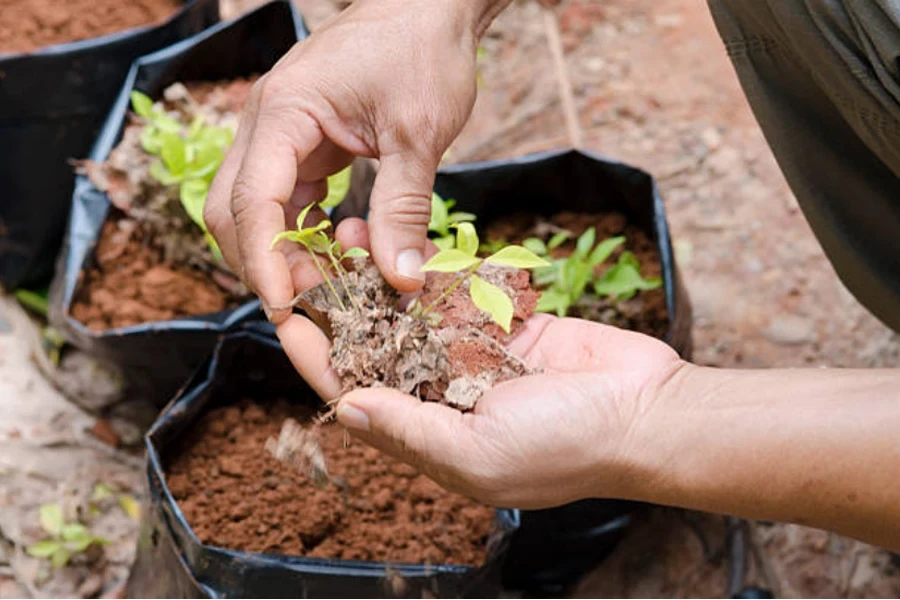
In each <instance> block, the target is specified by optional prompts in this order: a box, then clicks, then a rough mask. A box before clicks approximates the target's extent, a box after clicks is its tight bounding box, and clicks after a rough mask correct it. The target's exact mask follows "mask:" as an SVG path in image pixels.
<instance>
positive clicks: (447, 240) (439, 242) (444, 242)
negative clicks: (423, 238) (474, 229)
mask: <svg viewBox="0 0 900 600" xmlns="http://www.w3.org/2000/svg"><path fill="white" fill-rule="evenodd" d="M431 241H433V242H434V245H435V246H437V247H438V250H450V249H451V248H453V246H455V245H456V237H455V236H452V235H447V236H444V237H439V238H435V239H433V240H431Z"/></svg>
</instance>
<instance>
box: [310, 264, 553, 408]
mask: <svg viewBox="0 0 900 600" xmlns="http://www.w3.org/2000/svg"><path fill="white" fill-rule="evenodd" d="M478 275H479V276H480V277H482V278H484V279H485V280H486V281H488V282H490V283H492V284H494V285H496V286H498V287H500V288H501V289H503V290H504V291H505V292H506V293H507V295H508V296H509V297H510V298H512V301H513V307H514V312H513V322H512V325H511V327H510V333H509V334H507V333H506V332H504V331H503V329H502V328H500V327H499V326H498V325H497V324H495V323H494V322H493V321H491V319H490V317H489V316H488V315H487V314H486V313H484V312H483V311H481V310H480V309H479V308H477V307H476V306H475V304H474V303H473V302H472V300H471V298H470V296H469V284H468V281H466V282H464V283H463V284H462V285H459V286H458V287H457V288H456V289H455V290H453V291H452V292H451V293H449V294H447V295H446V296H444V297H441V294H442V292H443V291H444V290H447V289H449V288H450V287H451V286H452V284H453V283H454V282H455V281H456V280H457V278H458V277H459V275H458V274H455V273H453V274H432V273H429V274H428V277H427V278H426V283H425V288H424V290H423V293H422V296H421V297H420V298H419V300H418V303H419V306H420V307H429V306H431V305H434V307H433V309H432V311H431V315H430V316H431V317H433V319H432V318H424V317H421V316H420V317H415V316H413V315H412V314H410V313H409V312H407V311H405V310H401V309H400V307H399V304H400V297H399V295H398V294H397V292H396V291H395V290H393V288H391V287H390V286H389V285H388V284H387V282H386V281H385V280H384V278H383V277H382V276H381V273H379V272H378V269H377V268H376V267H375V266H374V264H372V263H371V262H369V261H367V260H356V261H355V262H354V271H353V272H351V273H350V276H349V279H348V284H349V285H348V288H349V291H350V293H351V294H352V297H351V294H347V293H346V291H345V290H344V289H343V287H342V286H341V285H340V283H338V282H334V283H335V289H337V290H341V291H339V294H340V295H341V306H339V305H338V302H337V300H336V298H335V296H334V293H332V292H331V288H329V287H328V286H327V285H325V284H322V285H320V286H318V287H316V288H313V289H312V290H310V291H308V292H306V293H304V294H302V295H301V297H300V304H301V306H302V307H303V308H304V309H305V310H306V312H307V313H308V314H310V315H311V316H313V319H314V320H316V321H317V322H319V323H324V324H325V326H326V328H327V329H328V330H329V331H330V332H331V333H332V351H331V364H332V366H333V367H334V369H335V371H336V372H337V373H338V375H339V376H340V377H341V380H342V382H343V387H344V390H345V391H349V390H352V389H356V388H360V387H373V386H375V387H381V386H384V387H391V388H394V389H397V390H400V391H401V392H404V393H407V394H412V395H415V396H418V397H419V398H421V399H422V400H427V401H436V402H442V403H444V404H447V405H449V406H452V407H454V408H457V409H459V410H462V411H468V410H472V409H473V408H474V407H475V404H476V403H477V401H478V399H479V398H480V397H481V395H482V394H483V393H484V392H485V391H486V390H488V389H490V388H491V387H493V386H495V385H497V384H499V383H502V382H504V381H507V380H509V379H513V378H516V377H521V376H523V375H528V374H530V373H531V370H530V369H529V368H528V367H527V366H526V365H525V364H524V363H523V362H522V361H521V360H520V359H519V358H518V357H515V356H513V355H512V354H511V353H510V352H509V351H508V350H507V349H506V346H505V343H506V342H508V341H509V339H510V337H511V336H512V335H515V333H517V332H518V330H519V329H520V328H521V327H522V324H523V323H524V322H525V320H527V319H528V317H530V316H531V314H532V313H533V312H534V308H535V306H536V304H537V297H538V296H537V293H536V292H535V291H534V290H532V289H531V286H530V283H529V274H528V273H527V272H525V271H520V270H518V269H507V268H500V267H496V266H492V265H487V264H485V265H482V266H481V267H480V268H479V270H478Z"/></svg>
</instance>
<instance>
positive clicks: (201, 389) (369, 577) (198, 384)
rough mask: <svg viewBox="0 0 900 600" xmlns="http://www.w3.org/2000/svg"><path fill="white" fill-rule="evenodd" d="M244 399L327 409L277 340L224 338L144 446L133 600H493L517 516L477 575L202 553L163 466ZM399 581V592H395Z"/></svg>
mask: <svg viewBox="0 0 900 600" xmlns="http://www.w3.org/2000/svg"><path fill="white" fill-rule="evenodd" d="M246 397H250V398H254V399H257V400H260V401H265V400H268V399H271V400H275V399H278V398H291V399H301V398H308V399H309V401H310V402H312V403H315V404H314V406H319V405H320V401H319V399H318V397H317V396H316V395H315V393H314V392H313V391H312V390H311V389H310V388H309V387H308V386H307V385H306V383H305V382H304V381H303V380H302V379H301V378H300V376H299V375H298V374H297V372H296V370H295V369H294V368H293V366H292V365H291V363H290V361H289V360H288V359H287V357H286V355H285V353H284V350H283V349H282V348H281V346H280V345H279V344H278V343H277V342H276V341H274V340H272V339H271V338H270V337H268V336H265V335H262V336H260V335H257V334H254V333H252V332H249V331H243V332H239V333H234V334H232V335H230V336H227V337H225V338H224V339H223V341H222V342H221V343H220V345H219V347H218V348H217V349H216V352H215V354H214V355H213V357H212V359H211V360H210V361H209V362H208V363H206V366H205V368H202V369H200V370H199V371H198V372H197V373H196V374H195V376H194V377H193V378H192V379H191V381H190V382H189V383H188V385H187V386H186V387H185V388H184V390H183V392H182V393H180V394H179V396H178V397H177V398H175V399H174V400H173V401H172V403H170V404H169V405H168V406H167V407H166V409H165V410H164V411H163V412H162V414H161V415H160V416H159V418H158V419H157V421H156V423H155V424H154V425H153V427H152V428H151V429H150V431H149V432H148V434H147V436H146V438H145V441H146V447H147V456H148V465H147V474H148V483H149V488H150V489H149V492H150V494H149V495H150V503H151V506H150V509H149V510H148V511H146V513H145V515H144V522H143V524H142V527H141V534H140V539H139V541H138V552H137V560H136V563H135V566H134V568H133V569H132V572H131V577H130V580H129V582H128V587H127V590H126V596H127V597H129V598H196V597H211V598H222V597H227V598H381V597H393V596H397V595H401V596H403V597H411V598H423V597H434V596H436V597H466V596H474V597H490V596H495V595H496V594H497V593H498V592H499V587H498V586H499V580H500V568H499V567H500V561H502V557H503V555H504V549H505V547H506V545H507V542H508V539H509V534H510V533H511V532H512V531H513V530H514V529H515V526H516V523H517V519H518V514H517V513H516V511H509V510H500V511H497V521H496V523H497V528H496V533H495V535H494V536H492V539H491V541H490V542H489V548H490V550H489V558H488V561H487V563H486V564H485V565H484V566H483V567H481V568H477V569H473V568H468V567H459V566H433V565H432V566H427V565H402V564H394V565H391V566H390V571H389V570H388V565H386V564H384V563H375V562H364V561H349V560H337V559H319V558H304V557H298V556H281V555H273V554H259V553H251V552H241V551H234V550H226V549H223V548H216V547H211V546H204V545H203V544H201V543H200V541H199V540H198V539H197V538H196V536H195V535H194V533H193V531H192V530H191V527H190V524H189V523H187V521H186V520H185V517H184V515H183V514H182V512H181V509H180V508H179V507H178V504H177V503H176V501H175V500H174V498H173V497H172V495H171V493H170V492H169V490H168V487H167V484H166V479H165V472H164V465H165V464H166V462H167V459H168V458H170V457H171V456H173V455H174V453H175V452H177V451H178V449H179V446H180V444H179V440H180V439H182V437H183V436H184V434H186V432H187V430H188V428H189V427H190V426H191V425H192V424H194V423H196V422H197V420H198V419H199V417H200V416H201V415H202V414H203V413H205V412H206V411H208V410H210V409H211V408H214V407H217V406H222V405H224V404H228V403H231V402H234V401H236V400H240V399H242V398H246ZM263 451H264V450H263V449H262V448H260V452H263ZM398 576H399V577H400V578H402V585H396V583H397V581H398V580H397V577H398ZM401 590H402V591H401ZM398 592H400V593H399V594H398Z"/></svg>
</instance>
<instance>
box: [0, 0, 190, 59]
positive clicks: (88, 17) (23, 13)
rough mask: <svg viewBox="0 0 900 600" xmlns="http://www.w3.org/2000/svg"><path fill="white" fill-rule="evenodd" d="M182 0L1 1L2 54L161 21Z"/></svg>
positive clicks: (0, 40) (0, 49)
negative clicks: (125, 0) (124, 0)
mask: <svg viewBox="0 0 900 600" xmlns="http://www.w3.org/2000/svg"><path fill="white" fill-rule="evenodd" d="M182 4H183V2H180V1H179V0H129V1H128V2H122V1H121V0H0V14H2V15H3V18H2V19H0V53H13V52H30V51H32V50H36V49H38V48H41V47H43V46H50V45H54V44H62V43H65V42H74V41H77V40H85V39H88V38H94V37H99V36H102V35H107V34H110V33H114V32H117V31H123V30H125V29H131V28H133V27H138V26H141V25H150V24H154V23H160V22H162V21H164V20H165V19H166V18H168V17H169V16H171V15H172V14H173V13H174V12H175V11H176V10H178V8H179V7H181V5H182Z"/></svg>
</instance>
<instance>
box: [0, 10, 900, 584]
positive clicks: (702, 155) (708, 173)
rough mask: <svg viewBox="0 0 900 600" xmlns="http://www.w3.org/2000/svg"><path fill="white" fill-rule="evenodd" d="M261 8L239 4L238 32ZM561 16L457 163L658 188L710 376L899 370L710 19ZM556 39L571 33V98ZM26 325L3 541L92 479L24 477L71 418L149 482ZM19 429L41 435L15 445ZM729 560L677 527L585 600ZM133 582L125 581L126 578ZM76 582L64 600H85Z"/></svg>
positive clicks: (809, 576)
mask: <svg viewBox="0 0 900 600" xmlns="http://www.w3.org/2000/svg"><path fill="white" fill-rule="evenodd" d="M257 3H258V2H257V1H256V0H223V5H224V8H225V10H226V12H227V13H229V14H231V15H233V14H236V13H237V12H239V11H240V10H242V9H245V8H248V7H250V6H252V5H255V4H257ZM298 4H299V5H300V7H301V9H302V10H303V11H304V14H305V15H306V16H307V19H308V21H309V23H310V24H311V26H313V28H314V27H315V25H316V24H318V23H320V22H321V21H322V20H323V19H324V18H327V17H328V16H329V15H331V14H333V12H334V11H335V10H336V9H335V6H334V5H333V4H332V3H330V2H328V1H327V0H300V1H299V2H298ZM552 17H553V18H552V19H547V18H546V15H545V14H544V13H543V12H542V9H541V8H540V7H539V5H538V4H536V3H535V2H533V1H527V2H519V3H516V4H515V5H514V6H513V7H512V8H511V9H509V10H508V11H507V12H506V13H505V14H504V15H503V16H502V17H501V18H500V19H499V20H498V22H497V23H496V24H495V25H494V27H493V28H492V29H491V31H490V33H489V36H488V37H487V39H486V40H485V42H484V46H485V47H486V49H487V51H488V52H487V56H486V57H485V58H484V59H483V69H482V71H483V85H482V88H481V93H480V97H479V100H478V103H477V105H476V109H475V113H474V115H473V117H472V120H471V121H470V124H469V126H468V127H467V128H466V131H465V132H464V133H463V135H462V136H461V137H460V139H459V140H458V142H457V143H456V144H455V145H454V147H453V148H452V149H451V152H450V153H449V154H448V160H449V161H468V160H477V159H483V158H491V157H503V156H511V155H515V154H522V153H525V152H531V151H535V150H540V149H547V148H554V147H561V146H569V145H573V144H574V145H580V146H582V147H584V148H588V149H591V150H595V151H598V152H601V153H603V154H607V155H610V156H614V157H616V158H618V159H621V160H623V161H626V162H630V163H633V164H635V165H638V166H641V167H643V168H645V169H647V170H648V171H650V172H651V173H652V174H653V175H655V176H656V177H657V179H658V181H659V183H660V186H661V188H662V191H663V194H664V196H665V199H666V206H667V208H668V211H669V219H670V223H671V226H672V230H673V237H674V239H675V240H676V250H677V252H678V255H679V258H680V259H681V267H682V270H683V272H684V276H685V280H686V283H687V286H688V289H689V292H690V295H691V298H692V301H693V304H694V309H695V317H696V324H695V349H696V351H695V359H696V360H697V361H698V362H700V363H703V364H710V365H719V366H733V367H767V366H829V367H873V366H887V367H891V366H897V364H898V356H900V340H898V338H897V336H895V335H894V334H893V333H892V332H890V331H889V330H888V329H886V328H885V327H883V326H882V325H881V324H879V323H878V322H877V321H876V320H875V319H874V318H872V317H871V316H869V315H868V314H867V313H866V311H865V310H864V309H863V308H862V307H860V306H859V304H858V303H857V302H856V301H855V300H854V299H853V297H852V296H851V295H850V294H849V293H848V292H847V291H846V290H845V289H844V287H843V286H842V285H841V284H840V282H839V281H838V280H837V278H836V277H835V275H834V272H833V270H832V269H831V268H830V266H829V265H828V263H827V261H826V260H825V258H824V256H823V255H822V252H821V250H820V248H819V246H818V244H817V243H816V241H815V238H814V237H813V235H812V233H811V232H810V230H809V227H808V226H807V225H806V222H805V221H804V219H803V216H802V214H801V213H800V212H799V209H798V208H797V205H796V202H795V200H794V199H793V197H792V196H791V194H790V191H789V190H788V189H787V187H786V185H785V183H784V181H783V180H782V178H781V175H780V174H779V171H778V169H777V166H776V165H775V163H774V160H773V159H772V157H771V154H770V152H769V150H768V148H767V146H766V144H765V142H764V140H763V138H762V136H761V134H760V132H759V129H758V127H757V126H756V124H755V122H754V120H753V118H752V115H751V114H750V111H749V109H748V107H747V105H746V102H745V100H744V98H743V96H742V94H741V92H740V89H739V87H738V84H737V81H736V78H735V77H734V74H733V72H732V70H731V68H730V65H729V64H728V61H727V59H726V57H725V55H724V52H723V50H722V48H721V44H720V42H719V40H718V38H717V37H716V34H715V31H714V28H713V25H712V22H711V19H710V18H709V15H708V13H707V11H706V7H705V3H703V2H698V1H697V0H604V1H603V2H599V1H597V0H584V1H577V0H565V1H563V2H561V3H560V4H559V5H558V6H557V7H556V8H555V9H553V14H552ZM548 24H549V25H552V26H553V27H556V26H558V27H559V31H560V32H561V40H562V46H563V48H564V57H565V58H564V61H565V63H564V64H565V71H564V72H565V74H566V76H567V79H568V82H567V83H566V85H565V86H564V87H560V84H559V81H560V78H559V71H558V70H557V69H556V67H555V65H554V60H553V58H552V53H551V51H550V49H549V46H548V41H547V40H548V36H547V33H548V30H547V25H548ZM551 31H552V29H551ZM562 90H569V91H570V92H571V96H572V99H573V103H572V104H573V106H574V114H575V116H576V119H575V121H577V127H574V128H573V127H567V124H566V111H565V110H564V106H565V103H564V102H562V98H563V97H564V94H562V93H561V91H562ZM10 312H11V309H10V308H9V307H8V306H7V305H4V307H3V312H2V314H0V319H3V320H5V321H7V322H8V323H12V324H13V327H12V330H11V331H10V328H6V329H3V330H2V331H0V385H2V386H3V387H0V411H2V413H3V414H4V425H3V431H0V436H2V437H0V439H2V440H3V443H2V444H0V509H2V513H0V532H2V534H3V538H5V539H6V540H10V539H12V540H14V541H15V540H16V539H20V538H23V536H24V538H27V535H24V534H22V533H21V532H20V531H19V529H20V528H21V526H19V525H15V526H14V525H13V524H11V523H12V522H13V521H15V522H17V523H31V525H30V526H31V527H32V528H33V527H34V522H35V521H34V519H35V518H36V517H35V507H36V506H37V504H39V503H41V502H53V501H57V500H58V499H59V497H60V493H61V492H60V490H64V489H65V488H64V486H65V482H66V481H67V480H68V475H70V474H71V472H72V471H64V470H62V469H57V471H62V472H57V473H55V474H44V475H42V476H40V477H32V476H30V475H28V471H27V469H24V468H23V467H21V466H14V467H9V466H7V465H9V464H13V465H22V464H36V463H35V461H37V460H40V454H39V453H40V452H45V451H48V450H47V449H46V448H44V447H42V442H40V440H41V439H50V438H46V437H45V438H41V437H40V436H41V435H45V434H44V433H41V432H42V431H46V430H47V428H48V427H49V426H50V424H52V423H58V422H59V421H58V420H54V419H53V418H52V415H53V414H57V413H59V414H65V415H71V417H70V418H67V419H64V421H65V422H64V425H63V426H62V431H64V432H67V433H66V435H72V436H75V434H76V433H77V434H78V435H77V436H75V438H77V443H78V444H79V445H78V446H77V447H78V448H79V449H78V452H65V453H64V455H65V456H66V457H67V458H69V459H70V460H76V458H75V457H76V455H77V461H81V462H78V464H79V465H84V466H85V468H90V469H95V470H97V472H98V473H99V475H97V477H99V478H101V479H103V478H108V477H110V476H111V475H110V473H112V472H114V473H121V476H122V477H124V478H125V479H126V480H128V481H131V482H134V478H135V472H134V471H133V470H131V469H130V467H126V466H122V464H123V463H122V462H121V461H116V460H114V459H111V458H110V457H111V454H110V453H109V452H108V451H105V450H104V451H100V450H99V449H98V447H97V446H96V445H95V444H93V443H88V442H87V441H86V440H87V438H85V437H84V436H83V435H82V434H81V433H79V432H81V431H83V430H84V429H86V428H89V427H91V426H92V425H91V423H92V419H91V418H90V417H88V416H86V415H85V414H84V413H82V412H79V411H76V410H75V409H73V408H72V407H71V406H69V405H66V403H65V402H64V401H63V399H62V397H61V396H60V395H59V394H58V393H56V392H55V391H54V390H53V389H52V388H51V387H50V386H49V385H48V384H47V383H46V382H45V381H43V379H42V378H41V377H40V374H39V372H38V371H37V370H36V369H35V368H34V367H32V366H31V364H30V363H29V362H28V360H27V359H25V358H23V356H24V355H23V354H22V353H23V352H25V348H28V347H29V345H28V342H27V340H28V339H29V338H28V336H27V335H26V333H27V332H28V331H29V329H28V327H27V324H26V323H25V322H23V321H22V320H21V319H19V318H18V317H16V318H12V317H10ZM15 314H18V313H15ZM78 385H80V386H81V387H82V388H83V387H84V384H78V382H76V386H78ZM82 396H84V394H82ZM23 406H25V407H29V409H28V410H25V409H23V408H22V407H23ZM37 407H44V408H40V409H39V408H37ZM14 408H15V409H16V410H13V409H14ZM7 415H11V416H7ZM7 423H10V424H9V425H7ZM7 429H8V431H7ZM14 429H18V430H20V431H32V430H33V431H36V432H37V433H36V434H34V435H35V436H37V437H35V438H34V440H32V441H31V442H29V443H28V444H25V443H24V442H20V441H14V439H16V438H13V437H12V436H11V434H10V432H11V431H13V430H14ZM47 435H49V434H47ZM53 435H59V434H57V433H54V434H53ZM24 439H31V438H29V437H27V436H26V437H25V438H24ZM54 439H55V438H54ZM35 440H36V441H35ZM59 455H60V453H59V452H58V453H57V455H55V456H59ZM129 478H130V479H129ZM8 515H13V517H12V518H11V517H9V516H8ZM19 516H21V519H18V520H16V518H17V517H19ZM116 518H119V517H116ZM28 519H31V520H30V521H29V520H28ZM698 532H699V533H701V534H702V535H699V536H698ZM753 537H754V539H755V541H756V547H757V549H758V550H759V553H760V554H761V556H762V557H763V559H764V560H763V561H762V564H763V568H758V567H757V568H753V569H751V579H752V580H753V581H757V582H760V583H766V584H767V585H769V586H771V587H772V588H774V589H775V590H776V591H777V592H778V593H779V594H780V595H782V596H786V597H801V596H807V597H809V596H814V597H848V596H849V597H861V596H870V597H878V596H897V595H900V573H898V570H897V568H895V567H893V566H891V565H890V562H889V559H888V556H887V555H886V553H884V552H881V551H879V550H876V549H873V548H871V547H869V546H866V545H864V544H860V543H857V542H854V541H852V540H847V539H845V538H841V537H839V536H836V535H831V534H827V533H825V532H821V531H817V530H812V529H808V528H803V527H798V526H793V525H769V524H762V525H757V526H756V527H755V535H754V536H753ZM701 540H705V541H706V546H707V548H706V549H704V547H703V544H702V543H701ZM27 541H28V540H27V539H26V540H25V542H22V543H27ZM723 543H724V529H723V527H722V524H721V519H719V518H717V517H711V516H704V515H689V516H688V517H685V516H684V515H683V514H682V513H679V512H677V511H670V510H657V511H655V512H654V513H652V514H651V515H649V516H647V517H646V519H645V520H644V521H642V522H641V523H640V524H639V526H638V527H636V528H635V530H634V532H633V533H632V534H631V535H630V536H629V538H628V539H627V540H626V542H625V543H624V544H623V545H622V547H621V548H620V549H619V550H618V551H617V552H616V554H615V555H614V556H613V557H612V558H611V559H610V560H609V561H607V563H605V564H604V565H603V566H602V567H601V568H600V569H598V570H597V571H596V572H595V573H593V574H591V575H590V576H589V577H588V578H586V580H585V581H584V582H583V583H582V586H581V588H580V589H579V590H578V591H577V595H583V596H609V597H615V596H623V597H629V596H630V597H635V596H661V597H679V596H720V595H722V594H723V593H724V589H725V579H726V574H725V568H724V565H723V563H722V562H721V561H717V560H716V559H717V558H718V557H720V556H721V550H722V547H723ZM8 546H9V544H6V545H5V546H4V547H3V548H0V597H3V596H8V595H11V594H15V593H24V592H25V591H27V589H26V587H27V586H25V587H20V585H19V584H16V583H15V581H14V580H13V575H17V576H19V578H20V581H21V578H22V577H23V576H25V575H28V574H29V573H30V572H29V571H27V570H25V568H24V567H22V566H21V564H20V563H16V562H15V560H14V558H15V556H14V554H11V553H10V552H9V550H8ZM6 564H12V565H13V566H12V567H8V566H4V565H6ZM119 573H120V572H119ZM766 575H767V576H766ZM118 576H120V575H119V574H117V573H115V572H110V574H109V575H108V577H107V579H108V581H109V582H114V581H115V579H116V578H117V577H118ZM29 581H31V580H29ZM57 584H58V585H63V584H62V583H57ZM71 585H72V584H70V587H68V588H59V589H64V590H67V591H68V590H72V591H69V593H75V592H77V591H78V590H77V588H75V587H71ZM108 585H111V583H109V584H108Z"/></svg>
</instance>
